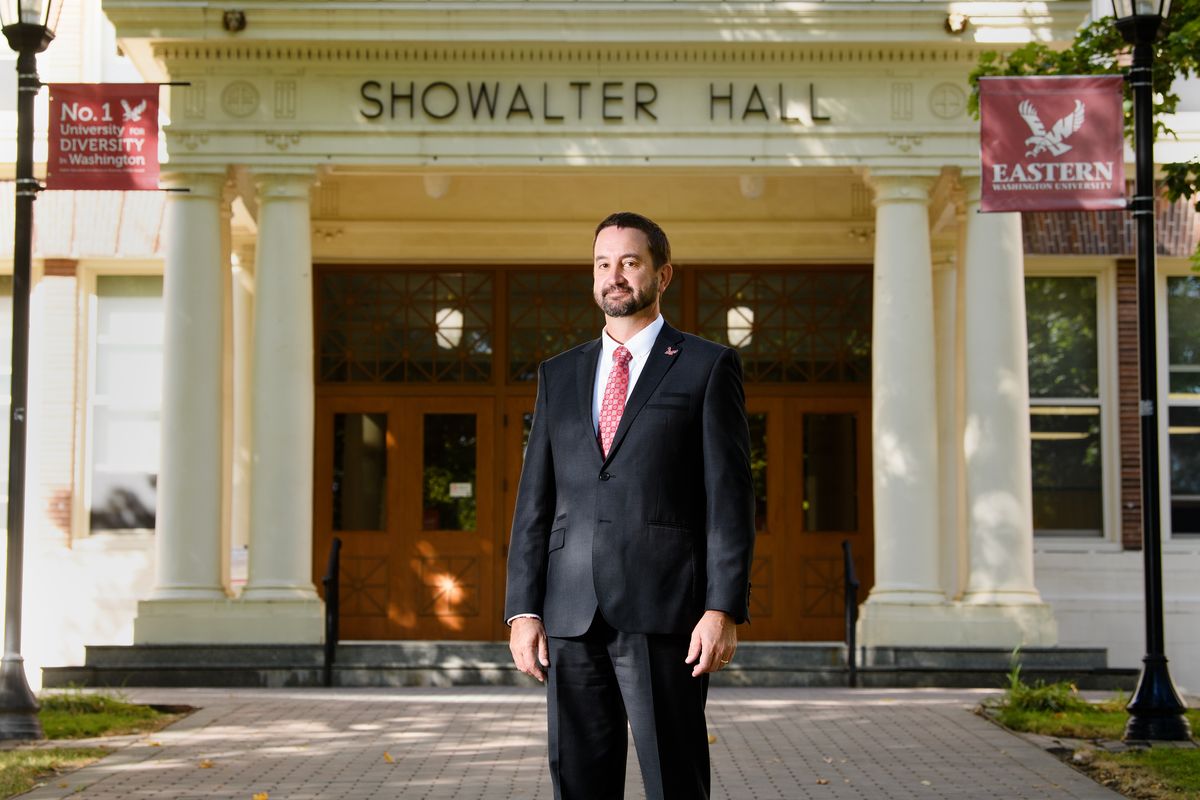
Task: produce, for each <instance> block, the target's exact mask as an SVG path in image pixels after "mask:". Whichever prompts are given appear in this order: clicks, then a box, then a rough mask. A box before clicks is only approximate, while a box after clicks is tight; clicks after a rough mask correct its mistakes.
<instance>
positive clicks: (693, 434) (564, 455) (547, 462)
mask: <svg viewBox="0 0 1200 800" xmlns="http://www.w3.org/2000/svg"><path fill="white" fill-rule="evenodd" d="M601 352H602V348H601V345H600V340H599V339H596V340H593V341H591V342H588V343H587V344H584V345H580V346H579V347H576V348H574V349H572V350H569V351H567V352H565V353H563V354H561V355H559V356H556V357H555V358H552V359H550V360H549V361H546V362H545V363H543V364H542V365H541V367H540V368H539V371H538V394H537V403H536V405H535V407H534V415H533V427H532V429H531V430H530V433H529V446H528V449H527V450H526V452H525V465H524V468H523V470H522V472H521V484H520V488H519V490H518V494H517V507H516V513H515V514H514V516H513V530H512V539H511V542H510V546H509V554H508V592H507V599H506V602H505V612H504V616H505V619H509V618H511V617H512V616H513V615H516V614H522V613H534V614H538V615H540V616H541V617H542V619H543V621H544V623H545V627H546V632H547V634H548V635H550V636H558V637H567V636H578V635H582V634H583V633H584V632H586V631H587V629H588V627H589V626H590V625H591V622H592V619H593V617H594V616H595V612H596V608H597V605H599V608H600V611H601V613H602V614H603V616H604V619H605V620H606V621H607V622H608V623H609V624H610V625H612V626H613V627H614V628H616V629H617V630H619V631H623V632H626V633H658V634H667V633H676V634H689V633H691V630H692V628H693V627H694V626H695V624H696V622H697V620H699V618H700V616H701V615H702V614H703V613H704V611H705V610H706V609H717V610H721V611H726V612H728V613H729V614H730V615H732V617H733V618H734V620H735V621H736V622H738V623H740V622H744V621H745V620H746V618H747V614H748V608H747V605H748V601H749V590H750V581H749V573H750V560H751V555H752V551H753V547H754V489H753V485H752V482H751V477H750V444H749V442H750V436H749V432H748V429H747V425H746V410H745V395H744V392H743V389H742V369H741V361H740V359H739V358H738V355H737V352H736V351H735V350H732V349H730V348H728V347H724V346H722V345H719V344H714V343H713V342H709V341H706V340H704V339H700V338H698V337H696V336H691V335H687V334H683V333H680V332H679V331H677V330H675V329H674V328H672V327H671V326H670V325H664V326H663V328H662V331H661V332H660V333H659V336H658V339H657V340H656V341H655V343H654V347H653V348H652V350H651V352H650V356H649V358H648V360H647V362H646V365H645V366H644V367H643V368H642V372H641V375H640V376H639V377H638V380H637V383H635V384H634V387H633V393H632V394H631V395H630V397H629V401H628V402H627V403H626V406H625V412H624V415H623V416H622V418H621V424H620V426H619V427H618V429H617V433H616V438H615V439H614V440H613V445H612V448H611V450H610V452H609V455H608V458H607V459H606V458H603V457H602V456H601V454H600V445H599V443H598V442H597V440H596V433H595V428H594V427H593V426H592V405H593V397H594V385H595V379H596V359H597V358H598V357H599V354H600V353H601Z"/></svg>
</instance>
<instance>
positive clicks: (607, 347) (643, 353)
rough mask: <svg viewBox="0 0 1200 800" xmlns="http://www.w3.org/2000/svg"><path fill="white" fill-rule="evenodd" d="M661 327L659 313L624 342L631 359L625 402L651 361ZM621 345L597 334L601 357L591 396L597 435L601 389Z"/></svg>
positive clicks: (604, 333)
mask: <svg viewBox="0 0 1200 800" xmlns="http://www.w3.org/2000/svg"><path fill="white" fill-rule="evenodd" d="M663 324H664V323H663V317H662V314H659V315H658V316H657V317H655V319H654V322H651V323H650V324H649V325H647V326H646V327H644V328H642V329H641V330H640V331H638V332H637V333H636V334H634V336H632V337H631V338H630V339H629V341H628V342H625V343H624V344H625V349H626V350H628V351H629V355H630V356H631V357H632V358H631V359H630V361H629V386H628V388H627V389H626V390H625V399H626V400H629V395H630V394H632V393H633V385H634V384H635V383H637V379H638V376H639V375H641V374H642V368H643V367H645V366H646V361H648V360H649V358H650V351H651V350H652V349H654V340H655V339H657V338H658V334H659V331H661V330H662V327H663ZM620 346H621V342H618V341H617V340H616V339H614V338H612V337H611V336H609V335H608V331H607V330H605V331H602V332H601V333H600V358H599V360H598V361H597V362H596V386H595V392H594V393H593V395H592V430H593V431H595V432H596V434H597V435H599V433H600V406H601V405H603V404H604V390H605V389H607V388H608V373H610V372H612V368H613V353H615V352H616V350H617V348H618V347H620Z"/></svg>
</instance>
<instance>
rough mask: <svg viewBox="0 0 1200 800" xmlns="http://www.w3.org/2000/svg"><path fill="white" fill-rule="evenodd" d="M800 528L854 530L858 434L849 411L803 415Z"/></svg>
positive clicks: (856, 523)
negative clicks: (802, 520)
mask: <svg viewBox="0 0 1200 800" xmlns="http://www.w3.org/2000/svg"><path fill="white" fill-rule="evenodd" d="M802 458H803V459H804V461H803V464H804V529H805V530H809V531H855V530H858V436H857V431H856V425H855V418H854V415H853V414H805V415H804V453H803V456H802Z"/></svg>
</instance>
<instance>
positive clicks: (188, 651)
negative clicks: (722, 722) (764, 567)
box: [42, 641, 1138, 690]
mask: <svg viewBox="0 0 1200 800" xmlns="http://www.w3.org/2000/svg"><path fill="white" fill-rule="evenodd" d="M1012 658H1013V653H1012V652H1011V651H1009V650H1007V649H1003V648H923V647H907V648H905V647H886V648H865V649H863V651H862V652H861V654H860V658H859V663H860V665H861V666H860V667H859V668H858V670H857V680H858V685H860V686H865V687H872V688H882V687H906V686H929V687H933V686H942V687H956V688H962V687H983V688H1000V687H1002V686H1004V685H1005V683H1006V682H1007V674H1008V671H1009V669H1010V665H1011V660H1012ZM1017 658H1018V659H1019V660H1020V663H1021V676H1022V678H1023V679H1024V680H1025V681H1027V682H1033V681H1037V680H1044V681H1046V682H1051V681H1058V680H1067V681H1071V682H1073V683H1075V684H1076V685H1077V686H1079V687H1080V688H1083V689H1118V688H1120V689H1125V690H1132V689H1133V688H1134V685H1135V684H1136V682H1137V676H1138V673H1137V670H1128V669H1112V668H1109V667H1108V666H1107V655H1106V653H1105V651H1104V650H1102V649H1097V648H1057V647H1048V648H1029V649H1026V650H1022V651H1021V652H1020V653H1019V654H1018V655H1017ZM323 665H324V649H323V648H322V647H321V646H320V645H270V646H264V645H133V646H128V647H112V646H103V647H89V648H87V656H86V658H85V662H84V664H83V666H79V667H47V668H45V669H44V670H42V682H43V685H44V686H46V687H64V686H109V687H114V686H115V687H122V686H175V687H190V686H210V687H303V686H321V685H322V681H323V679H324V672H323ZM849 678H850V676H849V670H848V667H847V663H846V648H845V645H843V644H841V643H840V642H744V643H742V644H741V645H740V646H739V647H738V653H737V658H736V659H735V660H734V663H733V664H731V665H730V666H729V667H728V668H726V669H725V670H722V671H721V672H720V673H718V674H717V675H716V676H714V678H713V685H715V686H793V687H795V686H813V687H831V686H846V685H848V682H849ZM333 681H334V685H335V686H359V687H365V686H378V687H387V686H489V685H490V686H516V685H531V684H532V683H533V681H532V679H530V678H528V677H526V676H524V675H521V674H520V673H518V672H517V671H516V670H515V669H514V667H513V665H512V660H511V658H510V657H509V652H508V645H507V644H506V643H504V642H451V641H441V642H426V641H413V642H343V643H342V644H339V645H338V648H337V654H336V659H335V664H334V669H333Z"/></svg>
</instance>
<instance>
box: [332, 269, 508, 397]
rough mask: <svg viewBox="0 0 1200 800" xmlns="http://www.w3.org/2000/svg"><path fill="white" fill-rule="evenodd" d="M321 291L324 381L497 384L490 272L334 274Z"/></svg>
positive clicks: (346, 272)
mask: <svg viewBox="0 0 1200 800" xmlns="http://www.w3.org/2000/svg"><path fill="white" fill-rule="evenodd" d="M317 291H318V295H317V296H318V319H317V325H318V327H317V347H318V351H319V356H320V360H319V365H318V366H319V374H318V380H319V381H321V382H324V383H487V382H489V381H490V380H491V377H492V372H491V369H492V344H491V336H492V275H491V274H489V273H486V272H415V271H413V272H406V271H383V270H367V271H361V272H358V271H356V272H349V271H332V270H331V271H327V272H323V273H322V274H321V275H320V277H319V279H318V283H317Z"/></svg>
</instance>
